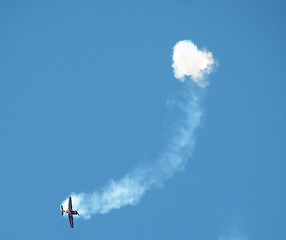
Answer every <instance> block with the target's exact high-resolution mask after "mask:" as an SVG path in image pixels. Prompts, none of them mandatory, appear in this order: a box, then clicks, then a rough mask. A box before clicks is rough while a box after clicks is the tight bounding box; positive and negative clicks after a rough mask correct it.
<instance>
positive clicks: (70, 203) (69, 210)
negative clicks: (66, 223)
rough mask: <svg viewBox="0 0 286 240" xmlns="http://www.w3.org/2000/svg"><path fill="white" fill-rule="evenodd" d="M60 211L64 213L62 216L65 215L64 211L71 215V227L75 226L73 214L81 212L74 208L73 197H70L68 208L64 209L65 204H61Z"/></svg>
mask: <svg viewBox="0 0 286 240" xmlns="http://www.w3.org/2000/svg"><path fill="white" fill-rule="evenodd" d="M60 211H61V213H62V216H63V215H64V213H67V214H68V215H69V220H70V225H71V228H74V223H73V215H79V214H78V212H77V211H75V210H73V209H72V198H71V197H69V203H68V209H66V210H64V207H63V205H61V210H60Z"/></svg>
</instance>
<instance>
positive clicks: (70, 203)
mask: <svg viewBox="0 0 286 240" xmlns="http://www.w3.org/2000/svg"><path fill="white" fill-rule="evenodd" d="M68 208H69V210H72V200H71V197H69V207H68Z"/></svg>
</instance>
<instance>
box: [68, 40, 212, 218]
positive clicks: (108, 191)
mask: <svg viewBox="0 0 286 240" xmlns="http://www.w3.org/2000/svg"><path fill="white" fill-rule="evenodd" d="M184 49H186V53H183V52H184ZM190 49H191V50H190ZM184 59H185V61H187V62H184V61H183V60H184ZM213 64H214V60H213V58H212V54H211V53H209V52H205V51H200V50H198V48H197V47H196V46H195V45H194V44H193V43H192V42H190V41H181V42H178V43H177V44H176V45H175V47H174V53H173V67H174V74H175V77H176V78H178V79H180V80H182V78H183V77H184V75H187V76H190V77H191V78H192V79H193V80H194V82H196V83H197V84H198V86H200V87H203V86H205V84H203V81H204V75H205V74H208V73H210V72H211V69H212V65H213ZM186 91H187V92H186V94H185V95H184V97H183V98H182V100H181V101H175V103H176V106H177V107H178V108H179V110H180V111H182V113H183V116H184V117H183V118H182V119H181V121H180V124H179V126H177V128H176V131H175V134H174V136H173V137H172V139H171V140H170V143H169V145H168V146H166V149H165V151H163V153H162V154H161V156H160V157H159V159H157V160H156V161H155V162H154V163H152V164H150V165H148V166H140V167H137V168H136V169H134V170H133V171H131V172H130V173H128V174H127V175H126V176H124V177H123V178H121V179H120V180H119V181H114V180H111V181H110V182H109V183H108V184H107V186H105V187H104V188H103V189H102V190H101V191H96V192H93V193H79V194H75V193H73V194H71V196H72V198H73V205H74V208H75V209H78V211H79V213H80V214H81V216H83V217H84V218H86V219H88V218H90V217H91V215H93V214H105V213H108V212H109V211H110V210H112V209H119V208H121V207H123V206H126V205H136V204H137V203H138V202H139V201H140V199H141V198H142V197H143V196H144V194H145V193H146V192H147V191H148V190H150V189H152V188H153V187H154V186H158V185H161V184H162V183H163V182H164V181H165V180H167V179H169V178H171V177H172V176H173V175H174V173H175V172H177V171H179V170H183V169H184V167H185V165H186V163H187V161H188V159H189V158H190V157H191V154H192V151H193V148H194V144H195V137H194V133H195V130H196V129H197V128H198V126H199V125H200V121H201V116H202V111H201V108H200V104H199V97H198V96H197V94H196V93H195V91H194V90H193V89H192V88H191V85H190V84H188V88H187V89H186ZM67 201H68V200H67V199H66V200H65V201H64V202H63V206H64V208H66V207H67Z"/></svg>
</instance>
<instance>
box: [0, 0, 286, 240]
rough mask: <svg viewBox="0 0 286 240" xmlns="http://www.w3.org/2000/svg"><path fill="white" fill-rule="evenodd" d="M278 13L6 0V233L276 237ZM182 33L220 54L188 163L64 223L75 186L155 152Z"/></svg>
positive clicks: (271, 8)
mask: <svg viewBox="0 0 286 240" xmlns="http://www.w3.org/2000/svg"><path fill="white" fill-rule="evenodd" d="M285 13H286V4H285V2H284V1H277V0H275V1H246V0H241V1H211V0H208V1H207V0H202V1H198V0H194V1H191V0H190V1H188V0H166V1H163V0H145V1H131V0H130V1H127V0H126V1H124V0H123V1H115V0H110V1H102V0H100V1H91V0H90V1H14V0H10V1H8V0H2V1H1V2H0V111H1V115H0V163H1V174H0V187H1V198H0V199H1V200H0V203H1V218H0V232H1V238H3V239H19V238H21V239H63V238H66V239H101V240H104V239H138V240H140V239H164V240H166V239H170V240H171V239H172V240H173V239H193V240H246V239H247V240H256V239H257V240H269V239H273V240H285V239H286V220H285V219H286V204H285V203H286V188H285V185H286V174H285V172H286V162H285V161H286V153H285V149H286V141H285V134H286V128H285V122H286V96H285V90H286V83H285V80H286V79H285V63H286V62H285V55H286V48H285V42H286V14H285ZM184 39H191V40H193V42H194V43H195V44H197V45H198V46H199V47H201V48H203V47H207V48H208V50H210V51H211V52H212V53H213V54H214V57H215V58H216V59H218V60H219V67H218V70H217V71H216V72H215V73H212V74H211V75H210V76H209V79H210V86H209V87H208V90H207V94H206V96H205V100H204V104H203V109H204V112H205V114H204V117H203V125H202V126H201V128H200V129H199V131H198V132H197V134H196V136H197V143H196V146H195V151H194V154H193V157H192V158H191V159H190V160H189V162H188V165H187V168H186V170H185V171H184V172H180V173H177V174H176V175H175V176H174V178H172V179H170V180H168V181H167V182H166V183H165V184H164V187H163V188H161V189H154V190H153V191H150V192H148V193H147V194H146V195H145V196H144V198H143V199H142V201H141V202H140V203H139V204H138V205H137V206H132V207H131V206H127V207H124V208H122V209H120V210H114V211H111V212H110V213H109V214H106V215H95V216H93V217H92V218H91V219H90V220H82V219H76V221H75V227H76V228H75V229H70V228H69V225H68V220H67V219H64V218H62V217H61V216H60V212H59V211H58V209H59V204H60V203H61V201H62V200H64V199H65V198H66V197H67V196H68V195H69V194H70V193H71V192H82V191H85V192H93V191H94V190H96V189H101V188H102V187H103V186H105V184H106V183H107V182H108V181H109V180H110V179H115V180H118V179H120V178H121V177H122V176H124V175H125V174H126V173H128V172H129V171H130V170H132V169H133V168H134V167H136V166H138V165H139V164H140V163H142V162H148V161H150V162H151V161H152V160H153V159H155V158H156V156H157V155H158V153H159V152H160V151H162V149H163V147H164V144H165V142H166V138H165V137H166V130H167V129H168V127H167V122H168V119H170V112H169V110H168V108H167V100H168V98H170V97H171V96H172V94H174V93H175V92H176V91H179V90H180V89H181V88H183V84H182V83H180V82H178V81H177V80H176V79H175V78H174V76H173V70H172V67H171V64H172V47H173V46H174V45H175V43H176V42H177V41H180V40H184ZM235 237H237V238H235Z"/></svg>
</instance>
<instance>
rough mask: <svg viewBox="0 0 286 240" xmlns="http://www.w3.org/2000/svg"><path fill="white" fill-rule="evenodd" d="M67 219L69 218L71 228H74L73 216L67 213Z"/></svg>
mask: <svg viewBox="0 0 286 240" xmlns="http://www.w3.org/2000/svg"><path fill="white" fill-rule="evenodd" d="M69 220H70V225H71V228H74V225H73V216H72V215H70V214H69Z"/></svg>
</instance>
